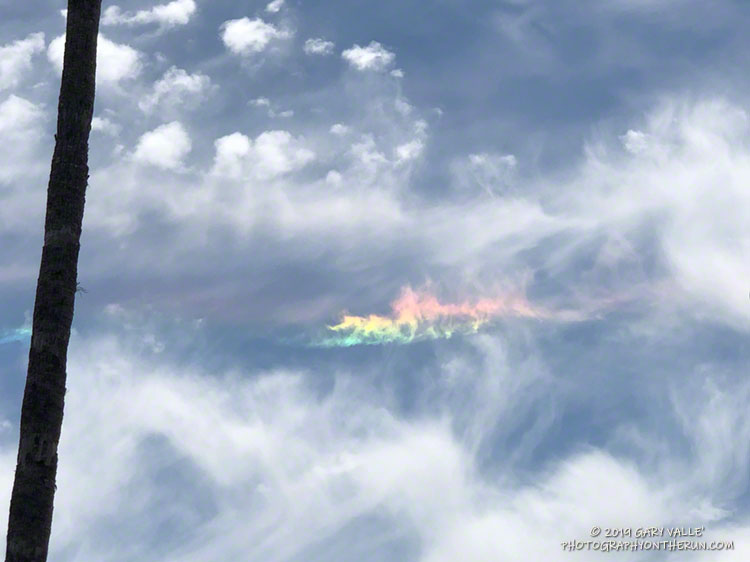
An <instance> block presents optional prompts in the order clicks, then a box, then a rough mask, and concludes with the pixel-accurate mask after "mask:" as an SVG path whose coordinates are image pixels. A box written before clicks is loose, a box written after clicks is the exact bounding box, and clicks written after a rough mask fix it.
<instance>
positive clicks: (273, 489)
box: [0, 332, 750, 562]
mask: <svg viewBox="0 0 750 562" xmlns="http://www.w3.org/2000/svg"><path fill="white" fill-rule="evenodd" d="M117 336H118V337H115V335H110V336H105V337H98V338H96V339H87V340H85V341H81V340H78V339H77V338H76V337H75V336H74V339H73V342H72V346H71V351H70V358H69V370H70V372H71V373H75V374H76V376H75V382H74V383H71V385H70V388H69V389H68V394H67V395H66V408H67V409H66V429H65V432H63V438H62V440H61V444H60V458H61V459H65V462H61V463H60V469H59V474H58V486H59V489H58V492H57V497H56V506H55V513H56V515H55V517H56V523H55V524H56V526H57V527H56V528H57V529H58V532H56V533H55V534H54V535H53V539H52V545H51V557H54V558H56V559H57V558H62V557H63V553H64V552H65V551H70V549H72V548H75V551H76V556H77V557H81V558H83V559H87V560H101V559H107V560H112V561H113V562H119V561H125V560H133V559H138V560H144V561H146V562H149V561H152V560H153V561H156V560H163V559H165V558H168V559H169V560H173V561H175V562H198V561H200V560H233V559H236V558H237V556H236V553H242V556H243V557H244V558H246V559H251V560H256V559H257V560H269V561H271V562H283V561H288V560H315V559H320V560H338V559H339V558H338V557H337V556H336V554H337V553H338V554H341V553H346V554H344V558H343V559H349V558H347V555H349V556H350V554H351V552H353V551H354V549H355V548H356V547H359V548H362V550H361V551H360V552H364V551H366V552H367V553H368V557H367V558H368V559H372V560H393V549H392V548H390V547H391V546H393V541H394V540H396V541H398V540H399V539H401V540H405V541H407V542H408V544H417V545H419V560H421V561H423V562H449V561H454V560H462V561H464V560H465V561H466V562H494V561H495V560H498V559H502V560H506V559H507V560H545V561H550V562H566V561H569V560H570V557H571V555H575V557H576V558H581V559H582V560H587V561H593V560H599V559H601V553H599V552H587V551H581V552H575V553H572V554H571V553H570V552H566V551H564V550H563V549H562V546H561V542H563V541H569V540H573V539H579V540H587V539H588V538H590V537H589V536H588V535H589V530H590V529H591V527H592V526H593V525H600V526H602V527H604V526H608V527H623V528H629V527H633V528H637V527H643V526H648V525H655V526H672V525H674V526H701V525H705V526H706V527H707V529H708V530H709V532H710V533H711V534H713V535H714V536H715V537H716V538H719V539H729V540H732V539H733V540H735V543H736V550H735V551H734V552H733V553H732V555H733V556H734V558H733V559H735V560H738V559H745V558H746V557H747V555H748V546H747V544H746V543H745V542H744V541H740V540H739V537H746V536H748V531H747V524H744V525H743V523H742V521H741V520H739V521H735V522H733V523H731V524H729V523H727V522H724V521H722V520H721V519H720V518H718V519H717V518H716V513H717V512H716V511H712V509H711V508H712V504H713V503H714V502H715V501H716V500H717V499H718V500H720V499H721V494H719V496H712V494H711V491H712V490H714V489H716V490H725V489H726V488H725V484H726V483H727V482H730V483H731V482H732V481H736V480H742V479H744V480H746V479H747V472H745V473H740V472H739V470H740V469H742V468H747V463H748V451H747V446H744V447H739V448H737V447H735V443H736V442H737V441H739V442H740V443H748V442H750V439H748V438H750V433H749V432H750V428H748V424H747V422H746V421H742V420H743V419H744V418H746V416H744V418H743V411H744V408H745V402H742V400H741V398H747V385H745V387H743V389H742V391H741V392H739V396H738V397H733V396H732V390H738V389H736V388H735V389H728V388H725V389H720V387H718V385H717V386H715V387H711V388H703V389H700V388H698V389H697V392H696V393H693V397H692V399H691V400H690V404H692V405H693V406H691V408H693V409H691V410H690V411H688V412H684V414H685V415H688V416H690V417H691V419H690V420H689V421H688V420H686V421H687V423H686V424H685V429H686V438H687V446H688V450H689V451H690V456H689V457H688V458H684V459H680V457H679V454H678V453H676V452H675V448H674V447H667V448H665V449H661V450H660V449H655V451H657V454H656V457H655V460H654V462H649V463H643V464H638V463H636V462H634V461H633V460H631V459H630V458H628V457H626V456H616V455H613V454H611V453H609V452H607V451H605V450H601V449H597V448H592V447H588V448H586V449H585V450H583V451H573V452H570V451H561V452H559V453H557V454H556V455H555V458H554V460H551V461H550V462H549V463H548V464H547V465H546V466H545V467H544V468H543V469H541V470H534V471H521V472H515V471H514V465H513V462H512V461H513V458H512V457H513V454H515V453H517V452H518V450H519V449H522V448H523V444H521V445H518V446H511V447H509V449H508V453H509V455H508V456H509V457H510V458H508V457H506V456H503V457H502V458H503V462H502V463H501V464H500V466H499V468H498V469H497V470H496V471H493V472H492V473H490V474H487V473H481V472H480V471H479V467H478V466H477V463H478V461H479V460H480V455H479V454H478V453H477V450H476V449H475V448H474V447H473V440H472V439H471V438H470V437H469V438H468V439H467V438H466V436H464V435H462V434H461V433H460V432H459V431H457V430H456V427H457V424H456V422H457V421H458V420H459V419H460V418H461V417H462V416H463V417H466V418H468V419H469V420H470V425H472V426H473V427H475V428H477V430H478V431H479V432H480V434H481V436H484V437H487V436H491V435H492V434H493V432H497V431H505V432H506V433H504V435H512V432H513V430H514V428H516V424H517V422H518V419H519V418H518V416H519V414H520V412H521V411H523V408H524V407H526V406H527V405H528V404H527V403H528V401H529V395H528V391H529V386H528V378H527V377H528V376H529V375H530V376H531V378H532V379H533V378H538V372H535V371H534V370H533V369H532V370H531V372H526V371H527V370H528V367H524V365H523V363H520V364H519V363H517V362H515V361H514V360H510V359H509V358H508V356H502V355H501V356H500V357H495V356H484V355H480V356H479V358H480V361H481V363H480V365H479V366H478V365H477V364H476V361H475V360H476V359H477V356H476V355H471V356H469V355H466V356H463V355H460V354H453V356H452V357H451V359H450V360H449V361H448V364H447V365H446V366H444V367H443V368H440V369H438V370H437V371H436V372H434V373H431V377H430V378H431V379H432V380H435V381H438V382H439V383H440V384H443V385H445V388H444V391H445V392H444V394H440V395H432V394H430V391H429V389H422V391H423V393H424V395H425V397H429V398H430V399H431V400H432V401H436V403H435V404H434V410H433V411H432V412H422V413H421V414H420V415H419V416H418V417H414V416H404V415H401V414H399V413H397V409H396V408H395V407H394V405H393V402H392V400H393V399H392V397H390V396H389V395H390V393H391V392H393V390H394V389H393V388H390V385H391V384H393V382H392V381H390V382H389V381H388V380H383V377H380V378H379V379H378V382H377V383H373V382H372V379H371V378H370V377H367V376H363V373H362V372H357V373H356V374H349V373H346V372H342V369H341V368H339V369H337V370H336V373H335V384H333V385H331V389H330V390H329V391H326V392H325V393H320V392H319V391H318V392H316V391H315V389H314V387H311V386H310V384H309V378H310V374H309V373H306V372H288V371H271V372H252V373H247V372H232V373H226V372H224V373H222V372H218V373H217V372H216V371H215V369H211V370H206V371H203V370H201V369H200V368H199V367H196V366H193V365H191V364H190V363H187V364H186V363H185V362H184V361H183V362H180V364H179V365H177V364H170V363H169V362H168V360H167V358H165V357H164V354H163V353H161V354H158V353H154V351H153V350H151V349H150V347H151V343H149V341H148V339H149V338H147V337H144V336H143V334H142V333H140V332H136V333H134V334H133V337H128V336H125V337H123V335H122V334H117ZM131 340H135V341H134V342H133V343H124V342H130V341H131ZM136 342H137V343H136ZM486 343H488V344H491V348H493V349H495V350H498V349H503V348H504V347H505V346H506V345H507V344H508V342H507V341H498V340H493V341H491V342H490V341H488V342H486ZM493 353H496V352H493ZM498 359H499V361H498ZM457 361H458V362H459V363H461V364H462V365H464V366H463V367H461V368H459V369H458V370H456V369H454V368H453V367H451V365H453V364H455V363H456V362H457ZM519 367H522V368H523V369H524V377H522V378H521V380H520V381H519V376H518V368H519ZM133 373H139V376H138V377H134V376H133ZM498 378H499V379H500V381H498V380H497V379H498ZM523 381H526V383H525V384H524V382H523ZM493 383H494V384H493ZM477 384H478V385H479V388H478V389H475V392H473V393H472V394H470V395H468V396H467V395H465V394H463V392H464V390H466V389H471V388H473V386H474V385H477ZM462 385H465V387H464V386H462ZM486 385H490V386H486ZM384 386H385V387H386V388H383V387H384ZM544 388H548V387H546V386H545V387H544ZM536 391H537V392H538V393H539V394H540V395H543V399H542V400H541V401H542V402H543V406H542V405H540V407H544V408H545V409H546V408H549V407H550V398H549V396H548V395H546V394H544V393H543V392H542V387H539V388H538V389H536ZM456 394H458V395H456ZM686 394H687V393H686ZM452 400H454V401H455V402H452ZM558 407H559V405H558ZM681 407H682V406H678V408H681ZM488 408H489V409H490V410H491V411H492V416H494V417H490V418H487V409H488ZM727 409H728V411H727ZM666 410H667V412H665V413H666V415H668V416H669V415H671V414H672V413H673V412H671V411H669V408H667V409H666ZM682 414H683V412H679V411H678V416H679V415H682ZM504 420H507V424H505V425H507V426H509V427H507V428H506V429H505V430H504V429H503V428H504V424H502V423H500V424H498V422H502V421H504ZM458 425H459V426H460V425H461V424H460V423H459V424H458ZM529 432H533V429H529ZM526 435H528V433H527V434H526ZM525 439H526V437H525ZM15 445H16V444H15V443H13V442H9V443H7V444H6V445H5V446H4V447H3V448H2V450H1V451H0V468H2V470H0V474H2V475H4V476H3V478H4V479H5V482H4V483H5V484H8V486H5V488H3V492H2V493H3V494H5V496H4V499H5V500H6V501H7V499H8V494H9V493H10V479H11V478H12V468H13V465H14V461H15ZM659 451H663V452H659ZM729 451H731V452H732V454H733V455H735V456H734V458H731V459H728V458H727V457H726V456H725V455H726V453H727V452H729ZM92 458H96V459H97V462H96V463H95V465H94V466H93V467H92V465H91V459H92ZM704 458H706V459H712V461H713V462H719V463H720V462H722V461H724V462H726V461H727V460H729V461H730V462H729V464H728V465H726V466H722V465H721V464H713V462H712V463H711V464H709V465H706V464H704V463H703V462H702V459H704ZM683 461H686V462H683ZM167 469H168V470H169V475H170V478H168V479H164V478H157V477H155V475H156V474H162V473H163V471H165V470H167ZM704 469H708V471H709V476H708V478H707V480H706V481H708V482H709V483H710V485H711V486H710V487H709V488H704V487H702V486H701V485H700V483H699V481H697V480H695V478H696V477H697V478H701V477H702V471H703V470H704ZM717 469H718V470H719V472H716V470H717ZM92 470H93V471H94V472H93V473H92ZM529 482H531V483H529ZM704 482H705V481H704ZM435 490H440V493H435ZM602 490H607V491H608V492H607V493H606V494H602V493H601V491H602ZM165 494H166V497H168V498H169V501H165V500H164V498H165ZM238 513H241V514H242V517H238V516H237V514H238ZM3 517H7V514H6V515H3ZM373 518H376V520H377V523H378V524H377V525H373V526H372V527H366V528H365V529H366V531H367V533H362V532H361V529H360V532H356V530H355V531H354V532H353V533H352V534H348V533H347V532H346V531H347V530H350V531H351V530H352V526H355V525H356V524H357V523H358V522H359V523H363V522H367V521H368V519H373ZM686 519H687V521H686ZM164 520H169V521H170V526H169V527H165V529H160V531H159V535H158V537H156V536H153V535H152V534H151V533H149V532H148V531H149V529H150V528H152V527H153V526H154V525H155V522H158V521H164ZM1 522H2V521H0V523H1ZM94 524H95V528H96V530H97V532H100V533H103V534H106V535H107V536H108V538H109V541H100V540H87V539H90V538H91V536H92V535H91V533H92V531H91V529H92V528H93V527H92V525H94ZM355 529H356V527H355ZM364 535H367V536H368V537H369V539H368V540H366V541H365V543H364V544H363V543H362V541H363V539H362V537H363V536H364ZM184 536H188V537H189V538H188V539H187V540H184V539H183V540H175V539H177V538H178V537H180V538H182V537H184ZM134 537H140V538H141V540H134ZM146 537H148V538H151V540H158V541H159V544H160V547H161V549H160V550H159V551H158V552H154V551H153V547H152V545H151V544H148V543H147V542H146V541H145V540H144V539H145V538H146ZM165 538H170V539H172V541H169V540H165ZM620 554H622V553H620ZM625 556H626V558H627V555H625ZM381 557H382V558H381ZM714 559H715V558H713V557H709V558H708V560H714ZM729 559H732V558H729ZM676 560H680V558H679V557H678V558H676Z"/></svg>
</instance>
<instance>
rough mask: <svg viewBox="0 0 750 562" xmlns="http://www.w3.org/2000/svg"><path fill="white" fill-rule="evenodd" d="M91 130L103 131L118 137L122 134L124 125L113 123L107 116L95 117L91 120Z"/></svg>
mask: <svg viewBox="0 0 750 562" xmlns="http://www.w3.org/2000/svg"><path fill="white" fill-rule="evenodd" d="M91 130H92V131H99V132H101V133H104V134H106V135H110V136H113V137H116V136H118V135H119V134H120V131H121V130H122V127H120V126H119V125H118V124H116V123H113V122H112V121H110V120H109V119H107V118H106V117H94V118H93V119H92V120H91Z"/></svg>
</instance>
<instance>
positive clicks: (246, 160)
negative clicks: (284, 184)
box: [213, 131, 315, 180]
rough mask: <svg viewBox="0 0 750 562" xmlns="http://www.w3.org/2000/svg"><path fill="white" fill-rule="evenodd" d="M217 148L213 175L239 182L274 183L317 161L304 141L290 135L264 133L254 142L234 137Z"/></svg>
mask: <svg viewBox="0 0 750 562" xmlns="http://www.w3.org/2000/svg"><path fill="white" fill-rule="evenodd" d="M214 144H215V147H216V156H215V159H214V168H213V173H214V174H217V175H222V176H229V177H233V178H237V179H239V178H242V177H258V178H261V179H266V180H268V179H272V178H275V177H277V176H280V175H283V174H287V173H289V172H292V171H295V170H299V169H301V168H303V167H304V166H306V165H307V164H308V163H310V162H311V161H312V160H313V159H314V158H315V154H314V153H313V152H312V151H311V150H310V149H308V148H306V147H304V145H303V142H302V140H301V139H295V138H294V137H292V135H291V134H290V133H288V132H287V131H265V132H263V133H261V134H260V135H258V137H257V138H256V139H255V140H254V141H252V140H251V139H249V138H248V137H246V136H245V135H243V134H241V133H232V134H231V135H227V136H225V137H221V138H220V139H217V140H216V142H215V143H214Z"/></svg>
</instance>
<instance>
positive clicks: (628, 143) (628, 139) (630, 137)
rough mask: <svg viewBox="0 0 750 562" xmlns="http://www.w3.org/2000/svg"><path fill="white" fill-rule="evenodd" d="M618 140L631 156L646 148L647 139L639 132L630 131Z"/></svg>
mask: <svg viewBox="0 0 750 562" xmlns="http://www.w3.org/2000/svg"><path fill="white" fill-rule="evenodd" d="M620 140H621V141H622V144H623V146H624V147H625V149H626V150H627V151H628V152H630V153H631V154H638V153H639V152H643V151H644V150H646V149H647V148H648V139H647V137H646V135H645V134H644V133H643V132H641V131H633V130H632V129H631V130H629V131H628V132H627V133H625V134H624V135H623V136H621V137H620Z"/></svg>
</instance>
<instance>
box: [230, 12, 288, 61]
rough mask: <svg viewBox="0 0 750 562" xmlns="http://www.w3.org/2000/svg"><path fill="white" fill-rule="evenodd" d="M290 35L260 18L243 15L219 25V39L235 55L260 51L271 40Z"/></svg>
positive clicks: (245, 54)
mask: <svg viewBox="0 0 750 562" xmlns="http://www.w3.org/2000/svg"><path fill="white" fill-rule="evenodd" d="M290 35H291V33H290V32H289V31H286V30H282V29H279V28H277V27H276V26H274V25H273V24H270V23H266V22H264V21H263V20H262V19H260V18H255V19H250V18H247V17H244V18H240V19H236V20H229V21H225V22H224V23H223V24H222V25H221V40H222V41H223V42H224V45H225V46H226V47H227V49H229V50H230V51H231V52H232V53H234V54H236V55H244V56H247V55H252V54H255V53H260V52H262V51H263V50H265V49H266V47H268V45H269V43H270V42H271V41H272V40H274V39H284V38H287V37H289V36H290Z"/></svg>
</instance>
